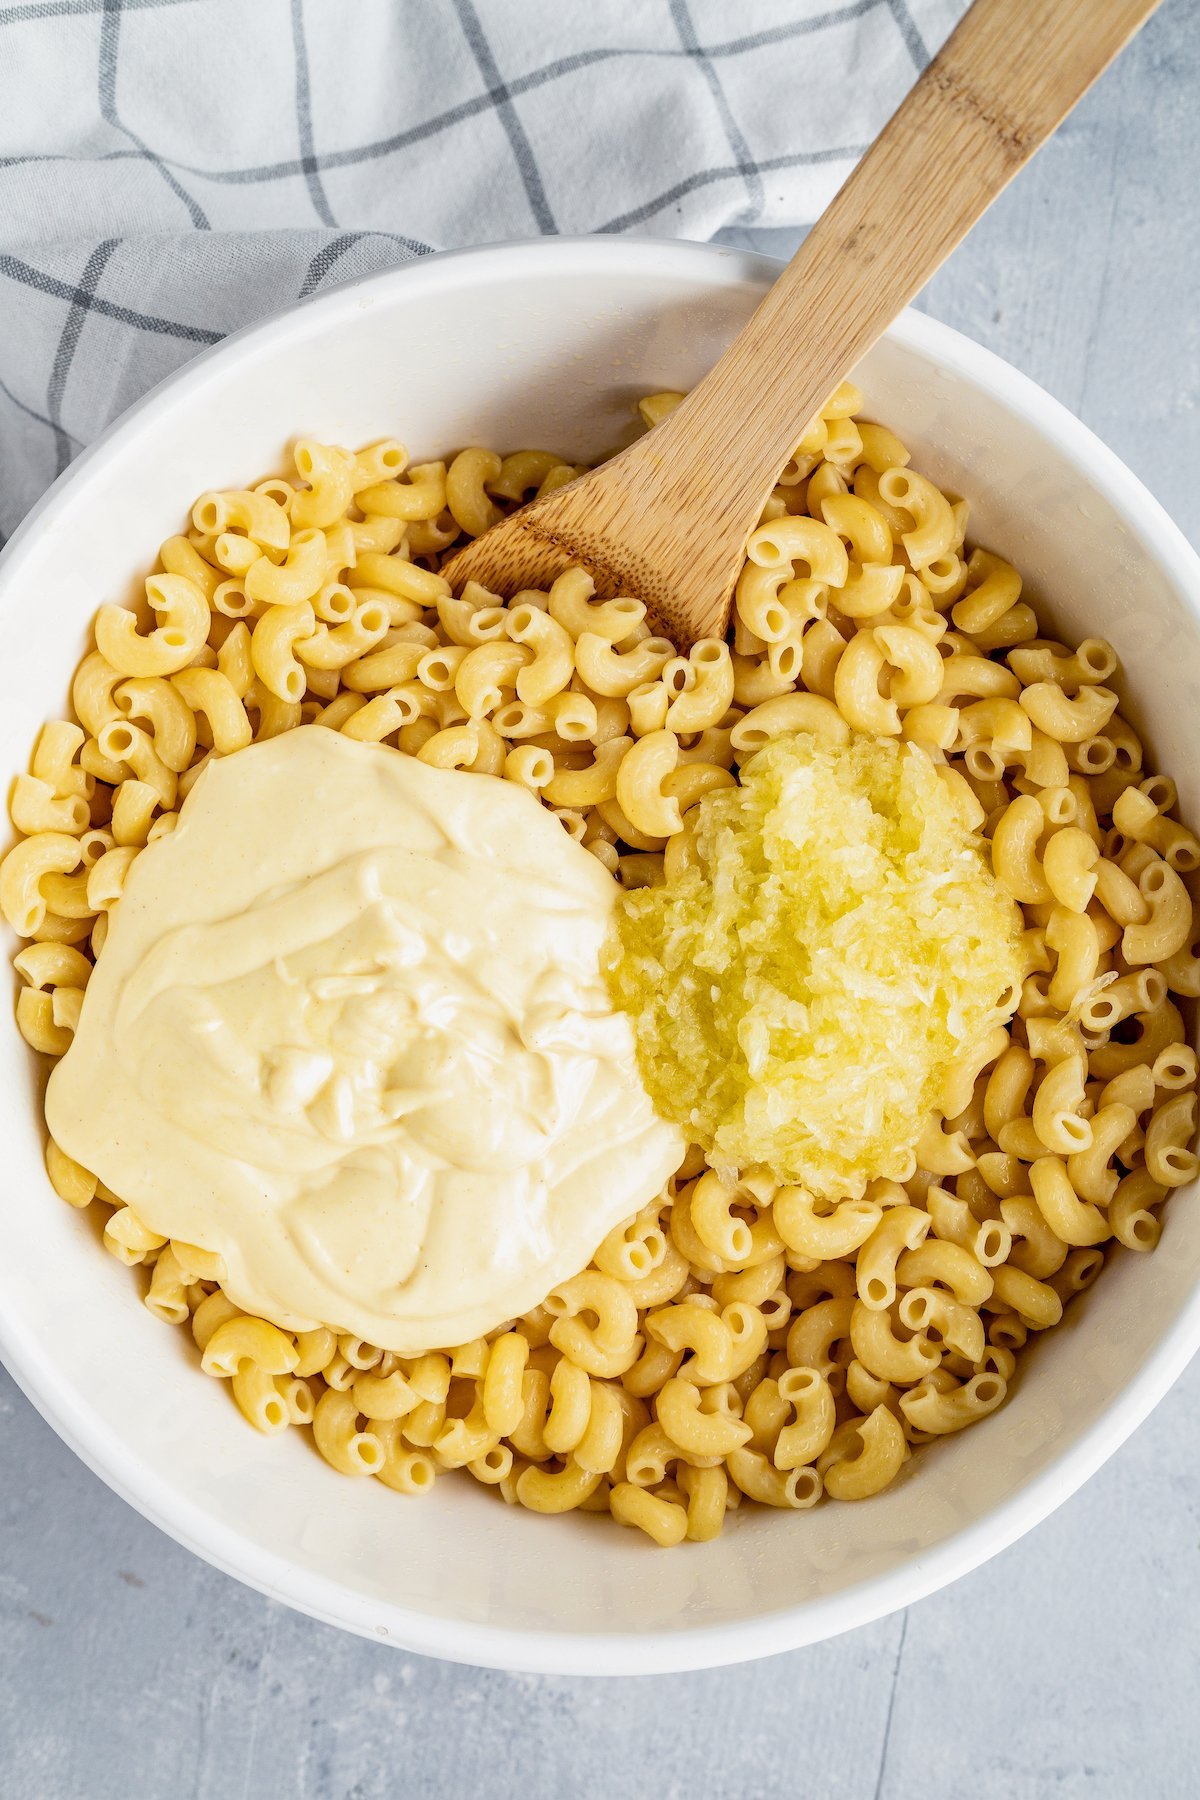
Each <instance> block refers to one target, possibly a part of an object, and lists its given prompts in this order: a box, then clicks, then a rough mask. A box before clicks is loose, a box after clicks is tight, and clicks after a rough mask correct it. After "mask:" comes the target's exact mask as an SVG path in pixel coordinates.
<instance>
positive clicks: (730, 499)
mask: <svg viewBox="0 0 1200 1800" xmlns="http://www.w3.org/2000/svg"><path fill="white" fill-rule="evenodd" d="M1157 3H1158V0H975V4H974V5H973V6H972V7H971V9H970V11H969V12H968V13H967V15H966V17H965V18H964V19H963V21H962V23H961V24H960V25H959V26H958V28H957V30H956V31H955V32H954V33H953V35H952V36H951V37H950V39H949V40H948V41H947V43H946V45H945V47H944V48H943V50H942V51H941V53H940V55H939V56H937V57H936V58H935V59H934V61H933V62H931V63H930V65H929V67H928V68H927V69H926V70H925V73H924V74H923V75H922V76H921V78H920V80H919V81H918V82H917V84H916V86H915V87H914V88H913V89H912V91H911V92H910V93H909V95H908V97H907V99H906V100H905V101H904V102H903V104H902V105H901V107H900V109H899V111H898V112H896V113H895V114H894V115H893V117H892V118H891V120H890V121H889V123H888V124H887V125H886V126H885V127H884V129H883V131H882V132H881V133H880V135H879V137H878V138H876V140H875V142H874V144H873V145H872V146H871V148H870V150H868V152H867V154H866V155H865V156H864V157H863V159H862V161H861V162H860V163H859V164H858V166H857V168H856V169H855V170H854V173H853V174H852V175H851V176H850V178H849V180H848V181H847V182H846V184H845V186H844V187H842V188H841V190H840V191H839V192H838V194H837V195H836V196H835V197H834V200H833V202H832V204H831V205H830V206H829V208H828V209H827V211H826V212H825V213H824V214H823V216H822V217H821V218H820V219H819V220H818V222H817V224H816V225H815V226H814V227H813V229H812V230H811V231H810V232H809V234H808V236H807V237H806V238H805V240H804V243H803V244H802V245H801V247H800V249H799V250H798V251H797V252H796V255H795V256H794V257H793V258H792V260H791V262H790V263H789V264H788V266H787V268H786V269H785V270H784V272H783V273H782V275H780V277H779V279H778V281H777V282H776V283H775V285H774V287H772V288H771V290H770V292H769V293H768V294H767V296H766V298H765V299H764V300H763V301H762V303H761V304H760V305H759V307H758V309H757V311H756V312H755V313H754V314H753V316H752V317H751V318H750V320H749V322H748V323H747V324H746V325H745V326H744V327H743V329H742V330H741V331H740V332H739V333H738V335H737V337H736V338H735V339H734V341H733V343H732V344H731V345H730V346H729V348H728V350H726V352H725V354H724V355H723V356H722V357H721V359H720V361H719V362H718V363H717V364H716V367H715V368H714V369H713V370H712V371H711V372H710V373H709V374H708V375H707V376H706V377H705V378H704V380H703V381H702V382H700V384H699V386H698V387H696V388H694V389H693V390H692V392H691V393H690V394H689V395H688V397H687V399H686V400H684V402H683V404H682V405H681V406H679V407H678V408H677V409H676V410H675V412H673V413H672V414H670V416H669V417H668V418H666V419H664V420H663V421H662V423H661V424H659V425H658V426H656V427H655V429H654V430H653V431H652V432H650V433H649V434H648V435H647V436H646V437H644V438H642V439H640V440H639V441H638V442H637V443H636V444H633V445H632V446H631V447H630V448H629V449H627V450H623V451H621V453H620V454H619V455H617V456H614V457H613V458H612V459H611V461H609V462H606V463H603V464H601V466H600V467H599V468H597V469H594V470H592V471H591V472H590V473H589V474H587V475H583V476H581V477H580V478H579V479H578V480H577V481H573V482H572V483H571V484H570V485H569V486H567V487H564V488H559V489H558V490H557V491H556V492H554V493H551V494H547V495H546V496H545V498H544V499H541V500H535V501H533V502H532V503H531V504H530V505H528V506H526V507H523V508H522V509H521V510H520V511H519V512H516V513H513V514H512V515H510V516H509V517H508V518H506V519H503V520H501V522H500V523H499V524H498V525H494V526H493V527H492V528H491V530H490V531H487V532H485V533H484V534H483V535H482V536H481V537H479V538H476V539H475V540H474V542H473V543H470V544H467V545H465V546H464V547H463V548H462V549H461V550H460V551H458V553H457V554H456V555H455V556H453V557H452V558H451V559H450V562H449V563H448V564H447V565H446V566H445V568H444V570H443V573H444V574H446V575H447V576H448V577H449V579H450V581H451V583H452V584H453V585H454V587H455V588H456V589H457V588H459V587H461V585H462V583H463V582H465V581H467V580H475V581H479V582H482V583H483V585H484V586H485V587H487V588H491V589H492V590H493V591H495V592H497V593H501V594H512V593H514V592H516V591H517V590H519V589H520V588H525V587H541V588H545V587H548V586H549V584H550V582H551V581H552V580H553V579H554V577H555V576H556V575H559V574H561V573H562V571H563V570H564V569H565V568H568V567H570V565H571V564H573V563H582V564H583V565H584V566H585V567H586V568H587V569H588V570H589V571H590V573H591V574H592V576H593V578H594V580H595V583H596V588H597V591H598V593H600V594H601V595H604V596H611V595H613V594H632V595H636V596H637V597H638V598H639V599H642V600H644V601H645V602H646V604H647V606H648V608H649V611H650V615H651V620H652V622H653V623H654V625H655V626H656V627H657V628H658V629H659V630H661V631H664V632H665V633H666V635H667V636H669V637H670V638H671V639H672V640H673V641H674V642H675V643H676V644H678V645H679V646H680V647H682V648H687V647H689V646H690V645H691V644H692V643H694V642H695V640H696V639H697V638H701V637H711V636H714V635H715V636H720V635H723V633H724V631H725V628H726V624H727V621H728V617H729V605H730V599H731V596H732V593H733V587H734V583H735V581H736V579H737V576H738V572H739V569H740V568H741V565H742V561H743V557H744V552H745V544H746V538H747V536H748V534H749V532H750V531H751V530H752V529H753V527H754V526H755V525H756V524H757V522H758V520H759V517H760V515H761V512H762V507H763V502H764V500H765V499H766V497H767V495H768V494H769V493H770V491H771V489H772V488H773V487H774V485H775V482H776V480H777V478H778V475H779V471H780V469H781V468H782V467H783V466H784V464H785V463H786V461H787V459H788V457H789V456H790V454H791V452H792V450H793V449H794V448H795V446H796V444H797V442H798V441H799V439H800V437H801V435H802V433H803V431H804V428H805V425H806V423H807V422H808V420H809V419H810V418H811V417H812V416H813V415H814V414H815V413H816V412H817V410H818V408H819V407H820V406H821V403H822V402H823V401H824V400H826V399H827V398H828V396H829V395H830V394H831V393H832V392H833V390H834V389H835V388H836V386H837V385H838V383H839V382H840V381H841V380H842V379H843V378H844V377H845V376H846V375H847V374H848V373H849V372H850V370H851V369H852V368H853V367H854V365H855V363H856V362H857V361H858V360H859V358H860V357H861V356H862V355H863V354H864V353H865V352H866V351H867V350H869V349H870V347H871V345H872V344H873V343H874V342H875V340H876V339H877V338H878V337H879V336H880V335H881V334H882V333H883V331H884V330H885V329H886V328H887V326H888V325H889V324H890V323H891V321H892V320H893V319H894V318H895V317H896V315H897V313H899V312H900V311H901V310H902V308H903V307H904V306H906V305H907V303H908V302H909V301H910V300H911V299H912V297H913V295H914V294H916V293H917V292H918V290H919V289H920V288H922V287H923V286H924V285H925V283H926V282H927V281H928V280H929V277H930V276H931V275H932V274H933V273H934V271H935V270H936V269H937V268H938V267H939V265H940V264H941V263H942V262H943V261H944V260H945V258H946V257H947V256H948V255H949V254H950V252H951V250H953V249H954V246H955V245H956V244H957V243H958V242H959V241H960V239H961V238H962V237H963V236H964V235H965V234H966V232H967V231H968V230H969V229H970V227H971V226H972V225H973V224H974V223H975V221H976V219H978V218H979V216H980V214H981V213H982V212H983V211H984V210H985V208H986V207H987V206H989V205H990V203H991V202H992V201H993V200H994V199H995V197H996V195H997V194H999V193H1000V191H1001V190H1002V189H1003V188H1004V187H1005V186H1006V185H1007V184H1008V182H1009V181H1010V180H1011V179H1012V177H1013V176H1014V175H1015V174H1016V172H1017V170H1018V169H1019V168H1021V166H1022V164H1024V163H1025V162H1026V161H1027V160H1028V159H1029V157H1031V156H1032V155H1033V153H1034V151H1035V150H1036V149H1037V148H1038V147H1039V145H1041V144H1042V143H1043V142H1044V141H1045V139H1046V138H1047V137H1049V135H1050V133H1051V132H1052V131H1053V130H1054V129H1055V127H1056V126H1057V125H1058V123H1059V122H1060V120H1061V119H1063V118H1064V117H1065V116H1066V114H1067V113H1068V112H1069V111H1070V110H1071V108H1072V107H1073V106H1074V105H1075V102H1076V101H1077V100H1078V99H1079V98H1080V96H1081V95H1082V94H1083V93H1085V92H1086V90H1087V89H1088V88H1089V87H1090V86H1091V84H1092V82H1093V81H1095V79H1096V77H1097V76H1098V75H1099V74H1101V73H1102V71H1103V70H1104V69H1105V68H1106V67H1107V65H1108V64H1109V63H1110V62H1111V60H1112V58H1113V57H1114V56H1115V55H1116V54H1117V52H1118V50H1120V49H1121V47H1122V45H1123V44H1124V43H1126V41H1127V40H1128V39H1129V38H1130V37H1131V36H1132V35H1133V33H1134V32H1135V31H1136V30H1137V28H1138V26H1139V25H1140V24H1141V23H1142V21H1143V20H1144V19H1145V18H1146V17H1147V16H1148V15H1149V14H1150V13H1151V12H1153V10H1154V7H1155V6H1156V5H1157Z"/></svg>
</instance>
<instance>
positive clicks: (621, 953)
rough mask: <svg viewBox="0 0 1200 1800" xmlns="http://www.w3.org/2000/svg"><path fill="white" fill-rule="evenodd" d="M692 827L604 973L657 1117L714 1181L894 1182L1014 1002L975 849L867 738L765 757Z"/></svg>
mask: <svg viewBox="0 0 1200 1800" xmlns="http://www.w3.org/2000/svg"><path fill="white" fill-rule="evenodd" d="M696 810H697V814H698V819H697V826H696V833H695V846H696V852H697V863H696V865H694V866H692V867H689V868H688V869H687V870H686V871H685V872H684V873H682V874H681V875H678V876H677V877H675V878H674V879H672V880H670V881H663V882H660V883H659V884H657V885H656V886H653V887H648V888H639V889H636V890H634V891H632V892H629V893H626V894H624V895H623V896H622V899H621V903H620V907H619V910H618V917H617V926H616V931H615V934H614V936H613V938H612V939H611V940H610V943H609V945H608V948H607V952H606V972H607V975H608V980H609V985H610V988H611V991H612V995H613V999H614V1002H615V1003H616V1004H617V1005H618V1006H620V1007H621V1008H623V1010H624V1011H625V1012H626V1013H628V1015H629V1016H630V1018H631V1020H632V1022H633V1026H634V1031H635V1035H636V1040H637V1051H638V1061H639V1065H640V1068H641V1072H642V1077H643V1080H644V1081H645V1083H646V1087H647V1089H648V1091H649V1093H650V1095H651V1097H652V1098H653V1100H654V1102H655V1104H656V1106H657V1107H658V1109H659V1111H660V1112H661V1113H662V1114H663V1115H664V1116H665V1117H667V1118H669V1119H672V1120H674V1121H675V1122H676V1123H678V1124H680V1125H682V1126H684V1127H685V1129H687V1130H688V1131H689V1132H690V1133H691V1134H692V1137H693V1138H694V1140H695V1141H696V1142H697V1143H698V1144H699V1145H700V1146H701V1148H702V1149H703V1150H704V1151H705V1153H706V1154H707V1156H708V1158H709V1160H710V1162H712V1163H713V1164H714V1165H715V1166H718V1167H720V1168H729V1169H740V1170H745V1169H748V1168H751V1167H761V1168H765V1169H767V1170H768V1171H769V1172H770V1174H771V1175H772V1176H773V1177H774V1179H775V1180H776V1181H779V1182H789V1183H793V1182H799V1183H803V1184H804V1185H805V1186H807V1187H809V1188H810V1189H811V1190H812V1191H813V1192H814V1193H815V1194H817V1195H820V1196H823V1197H827V1198H835V1197H838V1196H841V1195H851V1196H858V1195H860V1194H861V1193H862V1191H863V1188H864V1187H865V1185H866V1183H867V1182H868V1181H869V1180H872V1179H873V1178H875V1177H878V1176H890V1177H893V1178H896V1177H904V1176H905V1175H907V1173H909V1172H910V1170H911V1162H912V1159H911V1151H912V1148H913V1146H914V1145H915V1143H916V1141H917V1138H918V1137H919V1136H920V1133H921V1129H922V1126H923V1124H924V1122H925V1120H926V1118H927V1117H928V1114H929V1112H930V1111H931V1109H932V1108H934V1107H935V1106H936V1104H937V1101H938V1098H939V1095H940V1093H941V1090H942V1084H943V1081H944V1078H945V1076H946V1074H947V1073H948V1071H949V1068H950V1066H951V1064H952V1063H953V1062H954V1061H955V1059H956V1057H957V1056H958V1055H959V1054H960V1053H962V1052H964V1051H966V1050H968V1049H969V1048H970V1047H971V1045H972V1044H973V1043H974V1042H975V1041H976V1040H977V1039H978V1038H979V1037H980V1036H981V1035H982V1034H983V1033H984V1032H985V1031H986V1030H987V1029H988V1028H989V1027H990V1026H992V1025H994V1024H995V1023H996V1021H997V1019H998V1018H1000V1017H1001V1016H1003V1015H1002V1012H1001V1002H1002V1000H1004V999H1005V998H1006V997H1007V1000H1008V1002H1009V1004H1011V1001H1012V998H1013V995H1014V994H1015V993H1016V992H1017V991H1018V990H1019V985H1020V978H1021V973H1022V968H1021V959H1020V954H1019V948H1018V932H1019V928H1020V918H1019V913H1018V911H1017V908H1016V907H1015V905H1014V904H1013V902H1012V900H1011V899H1010V898H1009V897H1008V895H1007V894H1006V893H1005V892H1004V890H1003V889H1002V888H1001V887H1000V885H999V883H998V882H997V881H996V879H995V877H994V876H993V874H992V872H991V868H990V864H989V860H988V850H987V845H986V844H985V843H984V842H983V840H981V839H980V838H979V837H978V836H977V835H976V834H975V833H973V832H970V831H968V830H967V829H966V827H965V826H964V825H963V823H962V821H961V819H960V817H959V814H958V812H957V811H956V808H955V804H954V800H953V797H952V796H951V794H950V792H949V790H948V788H947V787H946V785H945V784H944V783H943V782H942V781H941V780H940V779H939V777H938V774H937V771H936V769H935V767H934V765H933V764H932V762H931V761H930V760H929V758H928V756H926V755H925V753H924V752H923V751H922V750H920V749H919V748H917V747H916V746H914V745H902V744H897V743H895V742H891V741H876V740H873V739H868V738H856V739H854V740H853V741H852V742H851V743H849V744H848V745H845V746H833V745H830V744H828V743H825V742H823V741H819V740H818V739H816V738H814V737H812V736H810V735H809V734H807V733H794V734H789V735H786V736H783V737H779V738H775V739H774V740H772V742H770V743H769V744H767V745H766V746H765V747H764V748H763V749H762V750H760V751H759V752H758V753H757V755H755V756H754V757H753V758H752V759H751V760H749V761H748V762H747V763H746V765H745V766H744V768H743V769H742V771H741V785H740V786H739V787H736V788H724V789H718V790H716V791H714V792H712V793H709V794H706V795H705V796H704V797H703V799H701V800H700V801H699V802H698V805H697V809H696Z"/></svg>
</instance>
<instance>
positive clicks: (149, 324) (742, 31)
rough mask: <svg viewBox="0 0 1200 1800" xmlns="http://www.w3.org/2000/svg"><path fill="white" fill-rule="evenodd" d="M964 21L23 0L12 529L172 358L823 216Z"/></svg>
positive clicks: (489, 6) (3, 457)
mask: <svg viewBox="0 0 1200 1800" xmlns="http://www.w3.org/2000/svg"><path fill="white" fill-rule="evenodd" d="M964 5H965V0H840V3H839V0H28V3H27V4H24V5H15V4H5V3H4V0H0V308H2V312H0V531H3V532H4V533H6V534H7V533H9V532H11V530H12V528H13V526H14V525H15V524H16V522H17V521H18V519H19V518H20V517H21V515H22V513H23V512H24V511H25V510H26V509H27V508H28V507H29V506H30V504H31V503H32V502H33V500H34V499H36V497H37V495H38V494H39V493H40V492H41V491H42V490H43V488H45V487H46V486H47V485H48V483H49V482H50V481H52V480H53V478H54V477H55V475H57V474H59V473H60V472H61V471H62V470H63V469H64V468H65V467H66V465H67V463H68V462H69V461H70V459H71V457H72V456H73V455H74V454H75V453H76V452H77V451H78V450H79V449H81V448H82V447H83V445H85V444H87V443H88V442H89V441H90V440H91V439H92V438H94V437H95V436H96V435H97V434H98V433H99V432H100V431H102V430H103V428H104V427H105V426H106V425H107V424H108V423H109V422H110V420H112V419H113V418H114V417H115V416H116V415H117V414H118V413H119V412H120V411H122V409H123V408H124V407H126V406H127V405H129V403H130V402H131V401H132V400H134V399H136V398H137V396H138V395H139V394H140V393H142V392H144V391H145V389H146V388H148V387H150V386H151V385H152V384H153V383H154V382H156V381H158V380H160V379H161V378H162V376H164V375H166V374H167V373H168V372H169V371H170V370H171V369H172V368H174V367H175V366H176V365H177V364H178V363H180V362H182V361H184V360H185V359H186V358H187V357H189V356H191V355H194V354H195V352H196V350H197V349H199V348H201V347H203V346H204V345H206V344H212V343H215V342H216V341H217V340H218V339H219V338H221V337H223V336H224V335H225V334H226V333H227V332H229V331H231V330H234V329H235V328H236V327H237V326H239V325H244V324H246V323H248V322H249V321H250V320H252V319H254V318H256V317H258V316H260V315H262V314H264V313H268V312H271V311H273V310H275V309H277V308H278V307H281V306H284V305H287V304H288V303H289V302H292V301H295V300H297V299H302V298H304V297H305V296H307V295H310V294H315V293H319V292H321V291H322V290H323V289H325V288H327V287H328V286H330V285H332V284H335V283H338V282H341V281H345V280H348V279H351V278H353V277H355V276H360V275H363V274H367V273H370V272H373V271H375V270H377V269H382V268H387V267H390V266H392V265H394V264H396V263H400V262H403V261H405V260H407V259H408V258H411V257H414V256H422V255H425V254H427V253H428V252H429V251H430V250H434V249H442V248H447V247H458V246H462V245H466V244H473V243H484V242H488V241H489V240H496V239H502V238H522V237H530V236H533V235H535V234H537V233H544V232H638V233H643V234H654V235H660V236H662V235H672V236H680V237H689V238H710V237H712V236H714V235H715V234H716V233H718V232H719V231H722V230H726V229H728V228H730V227H736V226H751V227H771V226H777V227H778V226H795V225H802V224H806V223H808V222H810V221H811V220H812V219H813V218H815V217H816V215H817V214H818V213H819V212H820V210H821V208H822V207H823V206H824V205H825V203H826V201H827V200H828V199H829V198H830V196H831V195H832V194H833V192H834V191H835V189H836V188H837V187H838V185H839V184H840V183H841V181H842V180H843V179H844V178H845V176H846V174H847V173H848V172H849V170H850V168H851V166H852V164H853V162H854V160H855V158H856V157H857V156H858V155H859V154H860V153H861V151H862V149H863V148H864V146H865V145H866V144H868V143H869V142H870V140H871V138H872V137H873V136H874V134H875V132H876V131H877V130H878V129H879V127H880V126H881V125H882V123H883V122H884V120H885V119H886V118H887V116H888V114H889V113H890V112H891V111H892V110H893V109H894V107H895V106H896V104H897V103H898V102H899V100H900V99H901V97H902V95H903V94H904V92H905V90H906V89H907V88H908V87H909V86H910V85H911V83H912V81H913V80H914V78H915V76H916V74H917V73H918V72H919V70H920V69H921V68H922V67H923V66H924V64H925V63H926V61H927V60H928V58H929V56H930V55H931V54H932V53H933V51H935V50H936V49H937V47H938V45H939V44H940V43H941V41H942V39H943V38H944V37H945V36H946V34H947V33H948V31H949V30H950V28H951V26H952V25H953V24H954V22H955V20H956V18H957V17H958V16H959V14H960V13H961V12H962V11H963V10H964Z"/></svg>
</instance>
